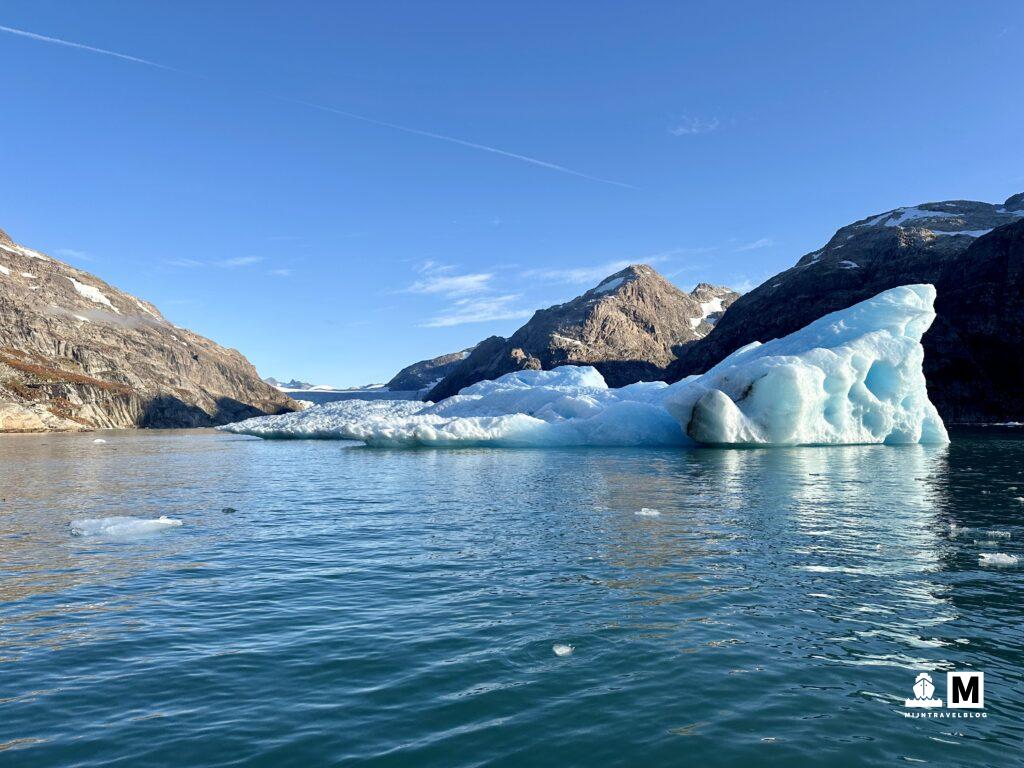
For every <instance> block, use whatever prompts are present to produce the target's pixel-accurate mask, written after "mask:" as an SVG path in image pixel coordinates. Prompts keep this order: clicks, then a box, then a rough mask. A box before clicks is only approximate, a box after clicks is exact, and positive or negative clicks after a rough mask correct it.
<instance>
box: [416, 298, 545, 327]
mask: <svg viewBox="0 0 1024 768" xmlns="http://www.w3.org/2000/svg"><path fill="white" fill-rule="evenodd" d="M521 299H522V296H521V295H520V294H518V293H512V294H506V295H502V296H484V297H479V298H466V299H459V300H458V301H456V302H454V303H453V304H452V306H450V307H448V308H447V309H446V310H444V311H443V312H442V313H441V314H438V315H435V316H434V317H432V318H430V319H428V320H425V321H423V322H422V323H421V324H420V325H422V326H423V327H426V328H448V327H451V326H453V325H465V324H466V323H484V322H493V321H497V320H519V319H522V318H526V317H529V316H530V315H531V314H533V312H532V311H531V310H529V309H522V308H520V307H518V306H517V304H518V302H519V301H520V300H521Z"/></svg>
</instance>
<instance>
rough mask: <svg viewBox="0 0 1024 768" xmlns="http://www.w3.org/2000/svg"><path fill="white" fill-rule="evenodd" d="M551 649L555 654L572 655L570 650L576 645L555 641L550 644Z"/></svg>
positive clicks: (573, 649)
mask: <svg viewBox="0 0 1024 768" xmlns="http://www.w3.org/2000/svg"><path fill="white" fill-rule="evenodd" d="M551 650H552V651H554V652H555V656H572V652H573V651H575V650H576V646H575V645H565V644H564V643H555V644H554V645H552V646H551Z"/></svg>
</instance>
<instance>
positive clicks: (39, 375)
mask: <svg viewBox="0 0 1024 768" xmlns="http://www.w3.org/2000/svg"><path fill="white" fill-rule="evenodd" d="M296 407H297V406H296V405H295V403H294V402H293V401H292V400H291V399H290V398H288V397H287V396H285V395H284V394H282V393H281V392H279V391H278V390H277V389H275V388H273V387H271V386H269V385H267V384H265V383H264V382H263V381H261V380H260V377H259V375H258V374H257V373H256V369H255V368H253V366H252V364H251V363H249V361H248V360H246V359H245V358H244V357H243V356H242V355H241V353H239V352H238V351H236V350H233V349H225V348H224V347H221V346H219V345H218V344H215V343H214V342H212V341H210V340H209V339H205V338H203V337H202V336H199V335H198V334H195V333H192V332H191V331H188V330H185V329H183V328H176V327H175V326H173V325H172V324H171V323H169V322H168V321H167V320H166V319H165V318H164V317H163V316H162V315H161V314H160V311H159V310H158V309H157V308H156V307H155V306H153V305H152V304H150V303H149V302H145V301H142V300H140V299H137V298H135V297H134V296H131V295H129V294H127V293H124V292H122V291H119V290H117V289H116V288H114V287H112V286H110V285H108V284H107V283H105V282H103V281H102V280H100V279H99V278H97V277H95V276H93V275H91V274H89V273H87V272H83V271H82V270H79V269H76V268H74V267H72V266H69V265H68V264H64V263H62V262H60V261H57V260H56V259H53V258H51V257H49V256H46V255H44V254H42V253H39V252H38V251H34V250H32V249H30V248H26V247H23V246H21V245H18V244H17V243H15V242H14V241H13V240H11V238H10V237H8V236H7V234H6V233H5V232H3V231H2V230H0V431H7V432H12V431H13V432H31V431H44V430H80V429H90V428H96V427H133V426H144V427H197V426H209V425H214V424H225V423H228V422H231V421H237V420H238V419H244V418H247V417H249V416H256V415H259V414H267V413H280V412H284V411H290V410H295V409H296Z"/></svg>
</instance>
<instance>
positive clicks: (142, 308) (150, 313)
mask: <svg viewBox="0 0 1024 768" xmlns="http://www.w3.org/2000/svg"><path fill="white" fill-rule="evenodd" d="M135 303H136V304H138V305H139V309H141V310H142V311H143V312H145V313H146V314H147V315H152V316H153V317H155V318H156V319H157V320H159V319H160V315H158V314H157V313H156V312H154V311H153V310H151V309H150V308H149V307H147V306H146V305H145V304H143V303H142V302H141V301H139V300H138V299H135Z"/></svg>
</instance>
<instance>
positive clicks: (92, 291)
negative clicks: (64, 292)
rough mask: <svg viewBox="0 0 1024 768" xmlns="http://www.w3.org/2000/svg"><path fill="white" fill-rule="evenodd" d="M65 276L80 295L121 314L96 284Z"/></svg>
mask: <svg viewBox="0 0 1024 768" xmlns="http://www.w3.org/2000/svg"><path fill="white" fill-rule="evenodd" d="M65 277H66V278H67V279H68V280H70V281H71V285H73V286H74V287H75V290H76V291H78V293H79V294H80V295H82V296H84V297H85V298H87V299H88V300H89V301H92V302H95V303H97V304H103V305H105V306H107V307H109V308H110V309H112V310H113V311H114V312H116V313H117V314H121V310H119V309H118V308H117V307H115V306H114V305H113V304H111V303H110V299H108V298H107V297H106V295H105V294H104V293H103V291H101V290H100V289H99V288H97V287H96V286H94V285H86V284H85V283H80V282H79V281H78V280H75V278H73V277H69V276H67V275H65Z"/></svg>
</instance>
